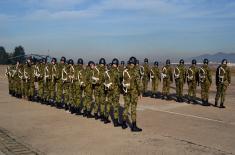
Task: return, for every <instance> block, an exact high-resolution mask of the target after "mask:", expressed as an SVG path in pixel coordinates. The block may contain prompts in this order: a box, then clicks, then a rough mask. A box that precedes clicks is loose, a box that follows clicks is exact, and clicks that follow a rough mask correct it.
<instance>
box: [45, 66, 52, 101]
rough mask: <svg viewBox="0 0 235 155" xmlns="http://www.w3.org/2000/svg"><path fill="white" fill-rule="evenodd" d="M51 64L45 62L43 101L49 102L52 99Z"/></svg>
mask: <svg viewBox="0 0 235 155" xmlns="http://www.w3.org/2000/svg"><path fill="white" fill-rule="evenodd" d="M50 68H51V65H50V64H49V63H46V64H45V67H44V70H43V88H44V92H43V103H44V104H49V99H50V82H51V76H50V74H51V73H50V71H51V69H50Z"/></svg>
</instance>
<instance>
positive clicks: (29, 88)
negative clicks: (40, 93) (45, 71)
mask: <svg viewBox="0 0 235 155" xmlns="http://www.w3.org/2000/svg"><path fill="white" fill-rule="evenodd" d="M24 79H25V81H24V91H25V95H26V96H27V97H28V100H30V101H31V100H32V97H33V95H34V89H35V87H34V75H33V68H32V66H31V60H27V63H26V64H25V66H24Z"/></svg>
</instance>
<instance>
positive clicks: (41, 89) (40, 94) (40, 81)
mask: <svg viewBox="0 0 235 155" xmlns="http://www.w3.org/2000/svg"><path fill="white" fill-rule="evenodd" d="M45 63H46V59H42V60H41V62H40V64H39V65H38V76H37V81H38V101H40V102H42V100H43V97H44V87H43V85H44V78H43V77H44V68H45Z"/></svg>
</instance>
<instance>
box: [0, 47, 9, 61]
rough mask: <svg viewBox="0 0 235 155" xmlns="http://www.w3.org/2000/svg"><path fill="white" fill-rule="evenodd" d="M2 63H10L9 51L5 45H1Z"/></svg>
mask: <svg viewBox="0 0 235 155" xmlns="http://www.w3.org/2000/svg"><path fill="white" fill-rule="evenodd" d="M0 64H1V65H5V64H8V53H7V52H6V50H5V48H4V47H3V46H0Z"/></svg>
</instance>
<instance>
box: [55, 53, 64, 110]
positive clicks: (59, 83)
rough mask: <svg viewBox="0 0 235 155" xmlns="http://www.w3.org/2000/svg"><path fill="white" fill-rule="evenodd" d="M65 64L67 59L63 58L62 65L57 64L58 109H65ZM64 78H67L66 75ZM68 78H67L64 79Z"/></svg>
mask: <svg viewBox="0 0 235 155" xmlns="http://www.w3.org/2000/svg"><path fill="white" fill-rule="evenodd" d="M65 62H66V58H65V57H61V59H60V63H59V64H57V72H56V86H57V91H56V105H57V107H58V108H62V107H63V103H62V99H63V98H62V97H63V85H64V81H63V80H62V74H63V72H62V71H63V69H64V67H65ZM64 76H66V75H65V74H64ZM64 78H66V77H64Z"/></svg>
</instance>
